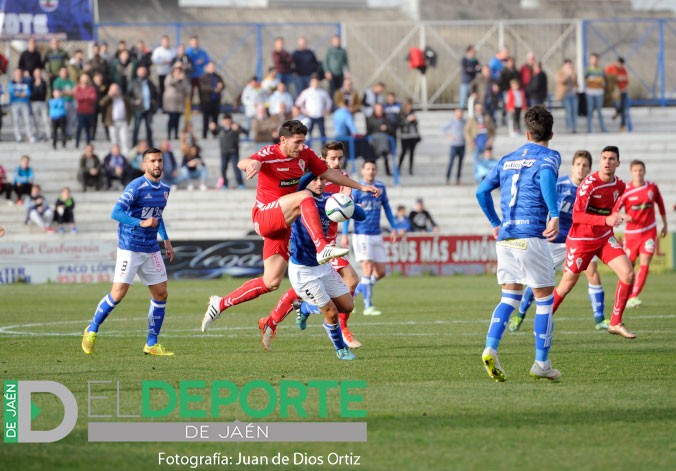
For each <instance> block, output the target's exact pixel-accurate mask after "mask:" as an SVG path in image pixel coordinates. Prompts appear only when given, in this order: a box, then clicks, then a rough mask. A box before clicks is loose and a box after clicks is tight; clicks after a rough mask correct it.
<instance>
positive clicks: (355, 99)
mask: <svg viewBox="0 0 676 471" xmlns="http://www.w3.org/2000/svg"><path fill="white" fill-rule="evenodd" d="M331 98H333V103H334V105H335V106H340V105H341V103H345V104H347V108H348V109H349V110H350V113H352V115H353V116H354V115H355V114H356V113H359V112H360V111H361V99H360V98H359V94H358V93H357V92H356V91H355V90H354V88H353V87H352V79H350V78H348V77H345V79H344V80H343V86H342V87H341V88H340V89H338V90H336V92H335V93H334V94H333V95H332V97H331Z"/></svg>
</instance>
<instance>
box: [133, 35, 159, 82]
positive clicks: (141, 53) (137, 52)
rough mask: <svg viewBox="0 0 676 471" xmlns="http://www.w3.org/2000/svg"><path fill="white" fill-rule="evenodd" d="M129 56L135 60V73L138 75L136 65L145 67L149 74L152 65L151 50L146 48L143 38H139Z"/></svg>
mask: <svg viewBox="0 0 676 471" xmlns="http://www.w3.org/2000/svg"><path fill="white" fill-rule="evenodd" d="M130 56H131V58H132V60H133V61H134V62H136V73H137V75H138V67H145V68H146V71H147V72H148V75H150V72H151V69H152V66H153V51H151V50H150V49H148V47H147V46H146V43H145V42H144V41H143V40H139V41H138V42H137V43H136V46H135V47H133V48H132V49H131V52H130Z"/></svg>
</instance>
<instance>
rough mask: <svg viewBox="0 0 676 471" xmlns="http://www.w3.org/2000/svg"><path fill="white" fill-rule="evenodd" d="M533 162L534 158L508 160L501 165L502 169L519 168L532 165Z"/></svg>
mask: <svg viewBox="0 0 676 471" xmlns="http://www.w3.org/2000/svg"><path fill="white" fill-rule="evenodd" d="M534 164H535V159H521V160H510V161H507V162H505V164H504V165H503V167H502V168H503V170H520V169H522V168H523V167H527V168H528V167H532V166H533V165H534Z"/></svg>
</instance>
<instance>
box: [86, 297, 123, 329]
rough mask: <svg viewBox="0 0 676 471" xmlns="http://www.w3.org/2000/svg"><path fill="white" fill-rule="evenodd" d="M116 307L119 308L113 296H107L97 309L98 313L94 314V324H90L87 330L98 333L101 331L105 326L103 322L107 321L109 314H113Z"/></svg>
mask: <svg viewBox="0 0 676 471" xmlns="http://www.w3.org/2000/svg"><path fill="white" fill-rule="evenodd" d="M115 306H117V303H116V302H115V301H114V300H113V298H112V296H111V295H110V293H108V294H106V295H105V296H104V297H103V299H101V301H99V305H98V306H97V307H96V312H95V313H94V317H93V318H92V322H91V323H90V324H89V327H88V328H87V330H88V331H89V332H98V331H99V326H100V325H101V324H103V321H105V320H106V317H108V314H110V313H111V312H113V309H115Z"/></svg>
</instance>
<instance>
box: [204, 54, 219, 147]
mask: <svg viewBox="0 0 676 471" xmlns="http://www.w3.org/2000/svg"><path fill="white" fill-rule="evenodd" d="M199 87H200V107H201V108H202V139H206V137H207V131H208V130H209V120H211V122H212V123H214V124H216V125H218V115H219V113H220V112H221V95H222V94H223V90H225V82H224V81H223V77H221V76H220V75H219V74H217V73H216V64H215V63H214V62H213V61H210V62H209V63H208V64H207V65H206V67H205V68H204V73H203V74H202V76H201V77H200V82H199Z"/></svg>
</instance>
